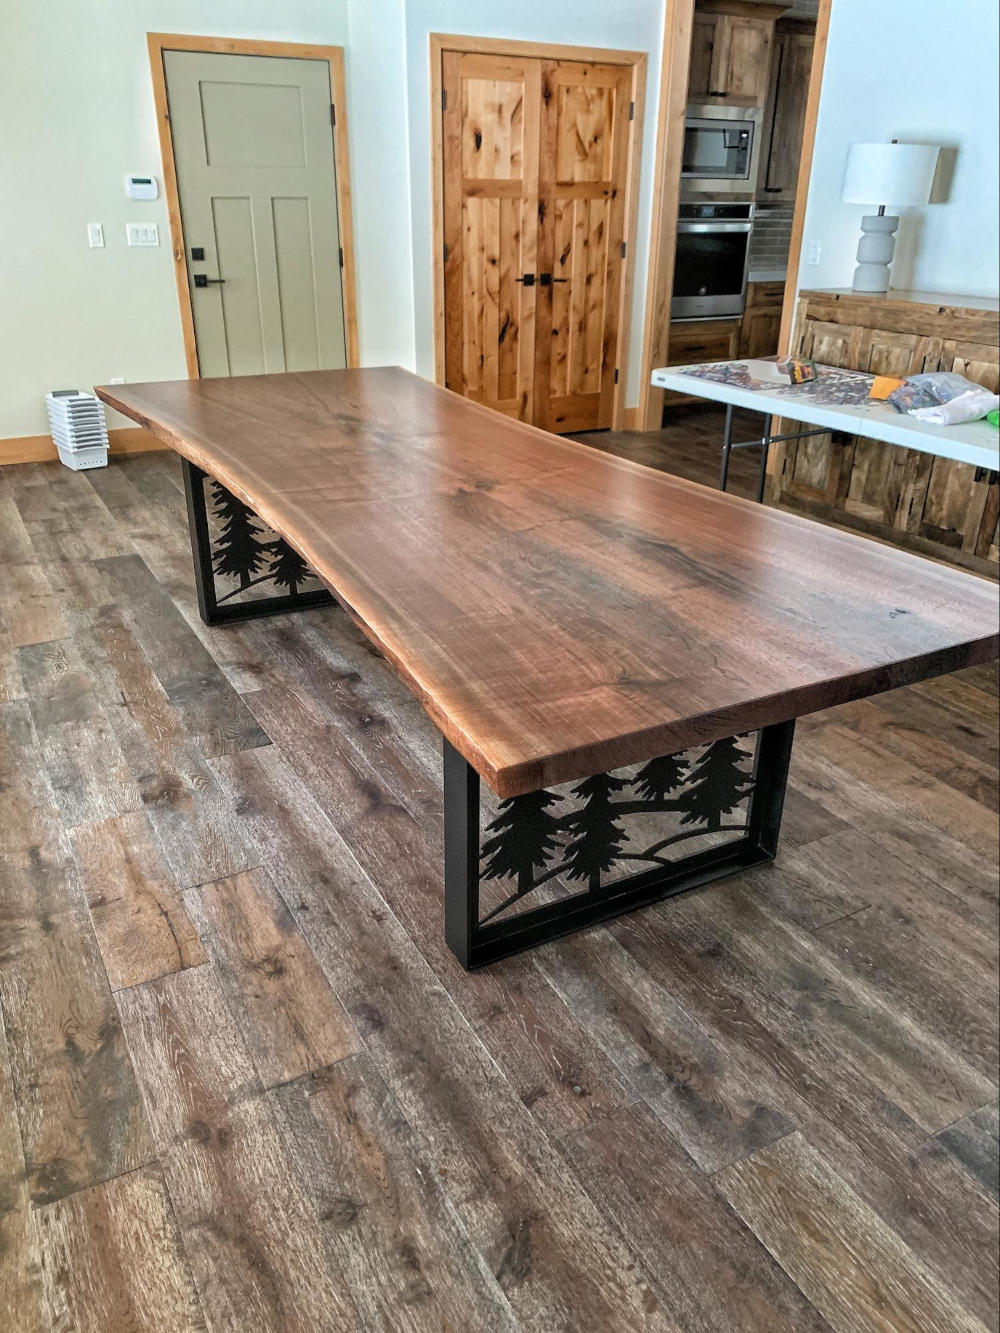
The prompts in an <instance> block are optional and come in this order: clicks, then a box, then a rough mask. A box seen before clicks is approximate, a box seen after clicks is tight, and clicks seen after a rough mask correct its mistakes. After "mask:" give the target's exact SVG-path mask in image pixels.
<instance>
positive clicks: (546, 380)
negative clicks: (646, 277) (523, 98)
mask: <svg viewBox="0 0 1000 1333" xmlns="http://www.w3.org/2000/svg"><path fill="white" fill-rule="evenodd" d="M631 82H632V75H631V70H630V69H628V68H627V67H625V66H622V65H599V64H594V63H591V62H581V61H569V60H559V61H546V62H545V63H544V65H543V68H542V89H541V97H542V113H541V147H540V152H539V170H538V175H539V197H538V268H539V273H540V274H542V275H549V274H551V281H549V282H545V279H544V277H543V278H542V282H543V283H544V285H542V286H540V287H539V288H538V296H537V297H536V332H535V424H536V425H539V426H542V427H543V428H544V429H546V430H551V431H556V432H560V431H561V432H566V431H577V430H596V429H600V428H602V427H608V426H610V425H611V414H612V406H613V397H614V385H615V378H614V377H615V369H616V367H615V352H616V349H617V345H618V321H619V307H620V300H621V284H622V280H623V276H624V264H623V259H624V253H623V252H624V248H625V184H626V176H627V170H628V140H629V99H630V88H631Z"/></svg>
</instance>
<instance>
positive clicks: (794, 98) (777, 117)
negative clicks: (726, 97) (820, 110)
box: [757, 23, 815, 203]
mask: <svg viewBox="0 0 1000 1333" xmlns="http://www.w3.org/2000/svg"><path fill="white" fill-rule="evenodd" d="M814 33H815V29H814V25H812V24H806V23H802V24H796V25H795V26H789V27H785V26H784V25H783V23H779V24H778V25H777V27H776V28H775V33H774V53H773V55H772V57H771V79H770V87H769V89H768V95H767V110H766V112H765V115H764V129H763V138H762V140H761V165H760V173H759V178H758V187H757V195H758V197H759V198H760V199H765V200H767V201H769V202H777V203H781V202H785V201H788V202H790V201H792V200H793V199H794V198H795V190H796V186H797V184H798V175H799V157H800V155H801V152H802V134H803V130H804V129H805V123H806V100H807V98H808V96H809V73H810V70H811V69H812V57H813V44H814Z"/></svg>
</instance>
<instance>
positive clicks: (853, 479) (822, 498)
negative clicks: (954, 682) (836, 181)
mask: <svg viewBox="0 0 1000 1333" xmlns="http://www.w3.org/2000/svg"><path fill="white" fill-rule="evenodd" d="M956 332H958V333H961V334H963V335H964V336H960V337H955V336H953V335H954V334H955V333H956ZM792 350H793V354H795V355H800V356H804V357H811V358H812V359H814V360H816V361H819V362H823V363H825V364H826V365H833V366H843V367H845V368H847V369H854V370H865V371H869V372H871V373H873V374H886V375H898V376H901V377H904V376H906V375H912V374H917V373H919V372H921V371H929V370H955V371H958V372H959V373H960V374H963V375H965V376H967V377H968V378H969V379H972V380H975V381H976V383H979V384H983V385H984V386H985V387H987V388H990V389H993V390H994V391H996V389H997V383H998V377H1000V369H998V360H1000V349H998V346H997V328H996V314H995V312H993V311H991V310H988V309H980V308H978V307H968V306H962V305H961V298H960V297H947V296H940V297H939V296H936V295H934V296H931V295H928V296H927V297H926V298H921V297H920V296H919V294H915V295H914V296H912V297H908V296H907V295H906V294H903V293H889V294H888V295H887V296H884V297H879V296H864V295H856V294H854V293H852V292H809V291H806V292H802V293H800V299H799V306H798V311H797V317H796V325H795V331H794V333H793V335H792ZM767 498H768V499H770V500H771V501H772V502H773V503H776V504H779V505H784V506H786V507H789V508H794V509H800V510H803V511H805V512H807V513H810V514H813V515H814V516H816V517H820V518H824V519H826V520H828V521H832V522H837V523H842V524H844V525H846V526H849V527H852V528H856V529H859V530H861V531H863V532H869V533H872V534H873V535H876V536H879V537H882V538H884V539H886V540H888V541H892V542H895V543H896V544H898V545H902V546H907V547H909V548H911V549H914V550H918V551H921V552H923V553H924V554H927V555H934V556H937V557H939V558H943V559H947V560H949V561H950V562H951V563H955V564H960V565H963V566H964V567H966V568H970V569H974V570H976V571H978V572H980V573H984V574H992V575H993V576H994V577H995V576H996V574H997V557H998V549H997V547H998V528H997V523H998V515H1000V479H998V475H997V473H996V472H991V471H988V470H987V469H985V468H977V467H974V466H973V465H972V464H969V463H959V462H955V461H954V460H952V459H948V458H937V457H935V456H934V455H931V454H925V453H920V452H918V451H917V450H913V449H904V448H900V447H899V446H897V445H892V444H883V443H882V442H880V441H877V440H869V439H865V438H863V437H853V436H846V435H840V436H833V435H830V434H824V435H816V436H813V437H811V438H810V439H808V440H802V441H800V442H798V443H796V442H794V441H789V442H787V443H784V444H778V445H776V446H774V448H773V450H772V457H771V462H770V466H769V478H768V491H767Z"/></svg>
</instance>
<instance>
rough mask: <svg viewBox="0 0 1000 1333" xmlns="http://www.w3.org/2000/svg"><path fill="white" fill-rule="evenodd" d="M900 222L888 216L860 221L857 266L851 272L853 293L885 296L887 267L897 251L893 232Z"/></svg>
mask: <svg viewBox="0 0 1000 1333" xmlns="http://www.w3.org/2000/svg"><path fill="white" fill-rule="evenodd" d="M898 226H899V218H894V217H891V216H890V215H889V214H872V215H871V216H869V217H865V218H862V219H861V240H860V241H858V266H857V268H856V269H855V270H854V282H853V284H852V285H853V288H854V291H856V292H887V291H888V290H889V265H890V264H891V263H892V252H893V251H894V250H895V248H896V237H895V234H894V233H895V231H896V228H897V227H898Z"/></svg>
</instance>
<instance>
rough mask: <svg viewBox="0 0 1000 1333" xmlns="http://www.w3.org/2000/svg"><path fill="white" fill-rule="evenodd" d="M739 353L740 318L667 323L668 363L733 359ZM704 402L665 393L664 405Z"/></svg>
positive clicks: (686, 364) (682, 364)
mask: <svg viewBox="0 0 1000 1333" xmlns="http://www.w3.org/2000/svg"><path fill="white" fill-rule="evenodd" d="M739 354H740V320H739V317H737V318H735V319H675V320H674V321H673V323H672V324H671V325H670V339H669V342H668V350H667V365H670V366H688V365H695V364H696V363H697V362H699V361H733V360H734V359H735V358H736V357H737V356H739ZM695 402H704V399H703V398H697V397H695V396H694V395H693V394H692V395H690V396H688V395H686V394H679V393H666V394H664V396H663V406H664V407H665V408H666V409H668V410H669V409H670V408H671V407H678V406H680V404H681V403H695Z"/></svg>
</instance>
